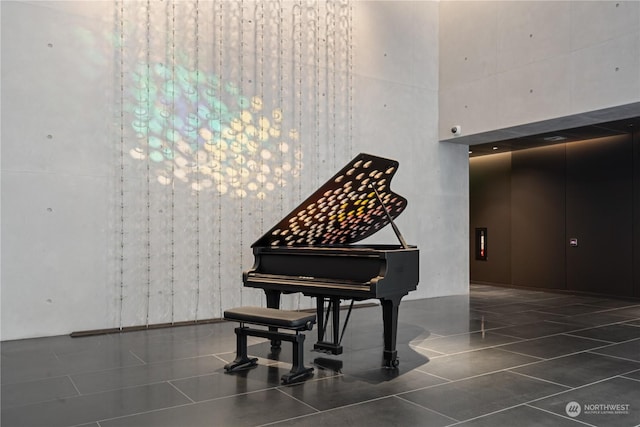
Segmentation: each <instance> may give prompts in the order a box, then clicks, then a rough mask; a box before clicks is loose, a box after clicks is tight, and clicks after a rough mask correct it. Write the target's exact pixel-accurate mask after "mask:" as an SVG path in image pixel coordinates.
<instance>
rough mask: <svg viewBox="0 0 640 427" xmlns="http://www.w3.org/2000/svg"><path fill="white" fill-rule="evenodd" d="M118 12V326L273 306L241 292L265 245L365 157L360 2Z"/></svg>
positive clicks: (161, 6)
mask: <svg viewBox="0 0 640 427" xmlns="http://www.w3.org/2000/svg"><path fill="white" fill-rule="evenodd" d="M114 16H115V17H116V19H115V22H114V23H115V25H114V34H112V35H111V36H110V37H109V39H110V40H108V41H109V42H110V48H111V49H112V50H111V52H108V51H105V52H104V54H105V56H107V57H111V58H115V59H114V71H115V72H114V84H113V87H114V90H115V91H116V94H115V95H116V96H114V100H115V101H116V102H117V107H118V108H117V112H118V113H117V114H116V116H115V117H114V122H115V126H116V131H115V132H114V135H117V137H116V140H115V141H114V149H115V151H116V152H117V153H118V155H117V156H116V157H114V158H117V165H115V168H114V170H115V171H116V172H115V174H116V186H115V187H114V188H115V189H116V190H115V191H117V197H116V200H117V207H116V212H117V213H118V215H117V216H118V221H117V224H116V228H117V230H114V232H115V233H116V234H117V238H116V244H117V248H116V251H115V252H116V256H115V259H114V269H115V270H116V271H117V274H116V275H115V276H114V277H116V280H115V282H116V283H114V287H115V288H116V292H115V295H117V297H116V298H117V301H116V304H115V306H116V307H117V313H114V322H115V323H116V324H117V326H118V327H121V328H123V327H128V326H136V325H151V324H158V323H175V322H182V321H198V320H202V319H207V318H217V317H221V315H222V311H223V310H224V309H225V308H227V307H230V306H235V305H243V304H244V305H246V304H251V305H262V304H264V296H263V295H262V294H261V292H260V291H257V290H249V289H243V287H242V271H244V270H246V269H248V268H249V267H250V266H251V265H250V264H251V263H252V261H253V256H252V254H251V249H250V246H251V244H252V243H253V242H254V241H255V240H257V239H258V238H259V237H260V236H261V235H262V234H263V233H264V231H265V229H269V228H270V227H271V226H272V225H273V224H275V223H276V222H278V221H279V220H280V219H281V218H282V217H283V216H284V215H285V214H286V213H287V212H288V211H289V210H291V209H292V208H293V207H294V206H296V205H297V203H298V202H299V201H300V200H302V199H303V198H304V197H306V196H307V195H308V194H310V193H311V192H312V191H313V190H315V189H316V188H317V187H318V186H319V185H321V184H322V182H323V181H324V180H325V179H327V178H328V177H330V176H331V175H332V174H333V173H335V171H336V170H337V169H338V168H339V167H340V166H341V165H342V164H343V163H345V162H346V161H348V160H349V159H351V158H352V156H353V153H352V141H351V139H352V117H353V114H352V109H353V95H352V79H353V76H352V74H353V46H352V45H353V38H352V32H351V28H352V26H353V18H352V17H353V10H352V7H351V4H350V3H349V1H348V0H339V1H329V2H318V1H315V0H304V1H303V0H294V1H284V0H278V1H259V2H256V1H247V0H244V1H233V2H230V1H215V2H211V1H191V2H188V1H178V0H173V1H171V0H170V1H165V2H154V1H146V2H127V1H124V0H119V1H115V2H114ZM103 44H104V43H103ZM283 305H284V306H285V307H286V306H287V305H289V306H294V307H296V308H301V307H303V306H305V307H306V306H308V307H311V304H310V301H308V300H306V299H305V298H301V297H299V296H289V297H287V298H285V299H284V301H283Z"/></svg>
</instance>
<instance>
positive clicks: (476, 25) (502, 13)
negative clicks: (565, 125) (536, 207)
mask: <svg viewBox="0 0 640 427" xmlns="http://www.w3.org/2000/svg"><path fill="white" fill-rule="evenodd" d="M440 52H441V54H440V103H439V106H440V125H439V135H440V139H449V138H451V137H452V135H451V133H450V128H451V126H452V125H461V126H462V134H463V135H472V134H478V133H482V132H488V131H492V130H496V129H504V128H511V127H515V126H518V125H523V124H527V123H532V122H539V121H546V120H550V119H554V118H558V117H565V116H574V115H579V114H582V113H586V112H590V111H596V110H603V109H607V108H611V107H616V106H622V105H627V104H633V103H637V102H638V101H640V3H639V2H637V1H442V2H441V3H440Z"/></svg>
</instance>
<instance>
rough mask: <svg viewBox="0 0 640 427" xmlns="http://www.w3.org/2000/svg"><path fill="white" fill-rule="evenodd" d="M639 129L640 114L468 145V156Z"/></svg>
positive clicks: (600, 136)
mask: <svg viewBox="0 0 640 427" xmlns="http://www.w3.org/2000/svg"><path fill="white" fill-rule="evenodd" d="M638 129H640V116H638V117H633V118H629V119H622V120H616V121H612V122H607V123H599V124H595V125H589V126H581V127H577V128H573V129H565V130H560V131H554V132H548V133H541V134H537V135H530V136H525V137H518V138H512V139H505V140H502V141H495V142H488V143H485V144H478V145H472V146H470V147H469V157H477V156H484V155H487V154H496V153H504V152H509V151H516V150H523V149H525V148H533V147H542V146H545V145H552V144H559V143H566V142H573V141H583V140H587V139H594V138H602V137H607V136H615V135H624V134H630V133H632V132H633V131H634V130H635V131H637V130H638Z"/></svg>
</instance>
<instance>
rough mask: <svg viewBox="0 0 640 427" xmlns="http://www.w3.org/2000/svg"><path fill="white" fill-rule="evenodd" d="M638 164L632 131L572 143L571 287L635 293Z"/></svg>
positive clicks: (569, 195) (569, 190) (569, 176)
mask: <svg viewBox="0 0 640 427" xmlns="http://www.w3.org/2000/svg"><path fill="white" fill-rule="evenodd" d="M632 165H633V151H632V140H631V137H630V136H628V135H623V136H620V137H611V138H600V139H595V140H589V141H581V142H577V143H571V144H567V234H566V244H567V258H566V259H567V288H568V289H570V290H576V291H585V292H595V293H602V294H611V295H619V296H630V295H632V293H633V292H632V251H633V246H632V232H631V230H632V224H633V222H632V207H633V203H632V200H633V197H632V194H633V192H632V191H633V183H632V176H633V172H632V167H633V166H632ZM569 239H577V246H569Z"/></svg>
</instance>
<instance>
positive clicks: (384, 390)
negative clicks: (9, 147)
mask: <svg viewBox="0 0 640 427" xmlns="http://www.w3.org/2000/svg"><path fill="white" fill-rule="evenodd" d="M234 326H235V324H232V323H227V322H219V323H213V324H202V325H198V326H185V327H176V328H168V329H155V330H147V331H142V332H130V333H125V334H112V335H102V336H93V337H85V338H70V337H67V336H60V337H51V338H40V339H32V340H22V341H9V342H3V343H2V344H1V353H2V364H1V368H2V372H1V373H2V414H1V424H2V426H3V427H11V426H29V427H33V426H46V427H55V426H92V427H98V426H101V427H115V426H127V427H130V426H154V427H155V426H171V427H183V426H234V427H235V426H259V425H274V426H285V425H287V426H294V425H295V426H300V425H302V426H307V425H308V426H318V425H340V426H346V425H353V426H361V425H362V426H373V425H375V426H385V425H395V426H452V425H457V426H515V425H517V426H554V427H555V426H580V425H582V426H584V425H592V426H637V425H639V424H640V301H622V300H615V299H607V298H595V297H594V298H592V297H584V296H567V295H560V294H553V293H545V292H536V291H527V290H514V289H506V288H496V287H490V286H484V285H471V290H470V294H469V296H451V297H443V298H432V299H425V300H416V301H405V302H403V303H402V305H401V307H400V322H399V330H398V351H399V357H400V366H399V368H398V369H397V370H385V369H381V368H380V362H381V354H382V316H381V310H380V308H379V307H376V306H368V307H364V308H358V309H356V310H354V312H353V314H352V316H351V321H350V324H349V327H348V328H347V332H346V333H345V337H344V340H343V345H344V347H345V352H344V353H343V354H342V355H340V356H328V355H324V354H320V353H315V352H312V351H310V348H312V345H311V344H312V343H313V342H314V341H315V340H314V338H315V336H314V335H315V331H313V332H310V333H308V334H307V337H308V338H307V347H308V348H307V351H306V354H305V357H306V359H305V360H306V362H307V364H308V365H313V366H315V375H314V376H313V378H311V379H309V380H307V381H306V382H304V383H301V384H296V385H292V386H281V385H280V381H279V379H280V376H281V375H282V374H284V373H286V372H288V370H289V368H290V361H291V355H290V344H288V343H284V344H283V349H282V351H281V352H280V354H272V353H271V350H270V346H269V344H268V343H267V342H266V341H265V340H262V339H257V338H251V341H250V343H249V352H250V353H251V354H252V355H255V356H257V357H259V358H260V364H259V366H258V367H257V368H255V369H252V370H249V371H245V372H242V373H238V374H225V373H223V366H224V364H225V363H226V362H228V361H230V360H231V359H233V358H234V356H235V354H234V352H235V335H234V333H233V328H234Z"/></svg>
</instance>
